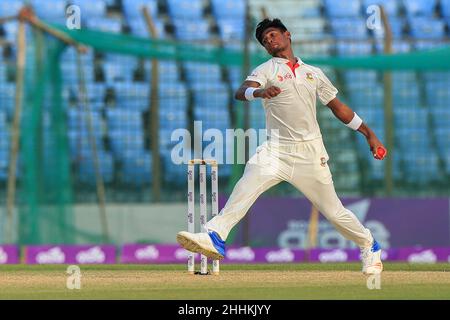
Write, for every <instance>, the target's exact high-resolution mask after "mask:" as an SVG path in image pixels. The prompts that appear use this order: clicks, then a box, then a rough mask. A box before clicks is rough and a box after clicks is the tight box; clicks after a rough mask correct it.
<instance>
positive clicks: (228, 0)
mask: <svg viewBox="0 0 450 320" xmlns="http://www.w3.org/2000/svg"><path fill="white" fill-rule="evenodd" d="M211 4H212V11H213V14H214V16H215V17H216V18H217V19H219V20H220V19H223V18H225V19H236V20H240V21H244V18H245V1H244V0H212V1H211Z"/></svg>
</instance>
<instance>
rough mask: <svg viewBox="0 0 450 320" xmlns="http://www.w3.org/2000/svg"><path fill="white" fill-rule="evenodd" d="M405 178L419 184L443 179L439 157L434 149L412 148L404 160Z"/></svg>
mask: <svg viewBox="0 0 450 320" xmlns="http://www.w3.org/2000/svg"><path fill="white" fill-rule="evenodd" d="M403 164H404V170H405V180H406V181H408V182H410V183H414V184H415V185H417V184H429V183H432V182H436V181H438V180H442V178H443V177H442V173H441V170H440V168H439V158H438V156H437V154H436V152H434V150H427V151H425V152H422V150H417V149H414V148H410V150H409V153H408V155H407V156H406V157H405V159H404V161H403Z"/></svg>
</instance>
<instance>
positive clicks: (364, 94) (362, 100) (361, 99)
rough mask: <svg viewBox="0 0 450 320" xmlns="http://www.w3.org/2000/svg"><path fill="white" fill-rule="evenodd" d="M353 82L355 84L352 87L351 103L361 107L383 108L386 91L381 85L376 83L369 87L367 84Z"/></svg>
mask: <svg viewBox="0 0 450 320" xmlns="http://www.w3.org/2000/svg"><path fill="white" fill-rule="evenodd" d="M356 81H357V80H355V83H352V85H353V86H351V87H350V89H349V90H350V94H349V97H350V103H351V105H352V106H354V107H358V108H361V109H364V110H365V109H369V108H371V109H372V108H380V109H381V108H382V107H383V104H384V92H383V88H382V87H381V86H380V85H377V84H374V86H373V87H369V86H368V85H367V84H361V85H360V86H357V83H356Z"/></svg>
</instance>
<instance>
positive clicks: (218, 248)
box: [177, 231, 225, 260]
mask: <svg viewBox="0 0 450 320" xmlns="http://www.w3.org/2000/svg"><path fill="white" fill-rule="evenodd" d="M177 242H178V243H179V244H180V245H181V246H182V247H183V248H185V249H186V250H188V251H190V252H197V253H200V254H203V255H205V256H206V257H207V258H208V259H212V260H222V259H223V258H224V257H225V241H223V240H222V239H220V237H219V235H218V234H217V233H216V232H214V231H210V232H208V233H203V232H201V233H191V232H187V231H181V232H178V234H177Z"/></svg>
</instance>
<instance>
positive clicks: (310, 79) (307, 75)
mask: <svg viewBox="0 0 450 320" xmlns="http://www.w3.org/2000/svg"><path fill="white" fill-rule="evenodd" d="M306 79H307V80H309V81H313V80H314V77H313V75H312V73H311V72H308V73H306Z"/></svg>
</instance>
